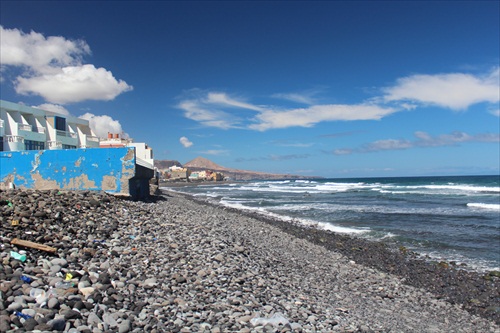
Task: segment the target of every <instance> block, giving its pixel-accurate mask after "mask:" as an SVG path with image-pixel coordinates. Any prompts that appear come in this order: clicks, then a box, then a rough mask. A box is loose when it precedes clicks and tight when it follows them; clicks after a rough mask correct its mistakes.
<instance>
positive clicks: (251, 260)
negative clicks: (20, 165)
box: [0, 190, 500, 333]
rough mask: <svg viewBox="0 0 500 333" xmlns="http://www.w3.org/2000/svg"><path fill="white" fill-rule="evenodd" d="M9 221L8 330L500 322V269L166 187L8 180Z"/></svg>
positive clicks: (0, 289) (492, 326)
mask: <svg viewBox="0 0 500 333" xmlns="http://www.w3.org/2000/svg"><path fill="white" fill-rule="evenodd" d="M0 223H1V226H2V227H1V231H0V332H24V331H26V332H52V331H59V332H61V331H64V332H88V333H90V332H93V333H94V332H95V333H98V332H122V333H125V332H214V333H215V332H500V327H499V326H498V324H499V323H500V277H499V274H498V272H488V273H476V272H471V271H467V270H466V269H461V268H459V267H454V265H453V264H452V263H443V262H441V263H432V262H429V261H426V260H423V259H420V258H419V257H418V256H416V255H415V254H412V253H409V252H408V251H406V250H405V249H390V248H387V247H386V246H384V244H382V243H374V242H368V241H366V240H362V239H357V238H353V237H350V236H346V235H338V234H333V233H329V232H326V231H320V230H317V229H312V228H304V227H303V226H299V225H294V224H293V223H287V222H282V221H278V220H271V219H265V218H262V217H259V216H253V215H251V214H246V213H242V212H240V211H236V210H232V209H228V208H224V207H220V206H216V205H212V204H209V203H207V202H203V201H199V200H195V198H193V197H189V196H185V195H182V194H179V193H175V192H170V191H167V190H164V191H163V194H162V195H158V196H155V197H152V198H151V200H148V201H142V202H139V201H137V202H136V201H130V200H126V199H122V198H117V197H114V196H111V195H108V194H106V193H100V192H89V191H86V192H73V191H57V190H52V191H34V190H6V191H0ZM15 239H17V240H24V241H27V242H32V243H30V244H32V245H30V246H26V245H19V243H16V242H15V241H14V242H13V240H15ZM13 243H14V244H13ZM33 244H34V245H33ZM36 245H38V248H37V247H36Z"/></svg>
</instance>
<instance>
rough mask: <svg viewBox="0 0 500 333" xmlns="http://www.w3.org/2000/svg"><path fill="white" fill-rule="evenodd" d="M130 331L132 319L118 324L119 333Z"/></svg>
mask: <svg viewBox="0 0 500 333" xmlns="http://www.w3.org/2000/svg"><path fill="white" fill-rule="evenodd" d="M128 331H130V320H123V321H122V322H121V323H120V324H119V325H118V332H119V333H127V332H128Z"/></svg>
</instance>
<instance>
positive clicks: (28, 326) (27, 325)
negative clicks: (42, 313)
mask: <svg viewBox="0 0 500 333" xmlns="http://www.w3.org/2000/svg"><path fill="white" fill-rule="evenodd" d="M36 325H38V322H37V321H36V320H35V319H34V318H28V319H26V320H25V321H24V323H23V327H24V329H25V330H27V331H33V329H34V328H35V326H36Z"/></svg>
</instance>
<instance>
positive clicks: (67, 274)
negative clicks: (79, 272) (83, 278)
mask: <svg viewBox="0 0 500 333" xmlns="http://www.w3.org/2000/svg"><path fill="white" fill-rule="evenodd" d="M72 278H73V274H71V273H66V277H65V278H64V280H65V281H70V280H71V279H72Z"/></svg>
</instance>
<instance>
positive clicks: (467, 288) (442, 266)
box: [164, 189, 500, 324]
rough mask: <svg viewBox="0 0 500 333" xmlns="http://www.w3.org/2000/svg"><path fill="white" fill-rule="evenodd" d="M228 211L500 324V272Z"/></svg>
mask: <svg viewBox="0 0 500 333" xmlns="http://www.w3.org/2000/svg"><path fill="white" fill-rule="evenodd" d="M164 191H167V192H169V193H172V192H173V193H175V194H178V195H181V196H184V197H185V198H187V199H188V200H191V201H194V202H196V203H198V204H201V205H208V206H211V205H214V203H213V202H209V201H208V200H205V199H200V198H197V197H195V196H193V195H191V194H188V193H181V192H177V191H171V192H170V191H168V189H164ZM216 205H217V207H219V208H220V209H223V210H227V211H231V212H234V213H236V214H241V215H244V216H248V217H251V218H254V219H257V220H259V221H263V222H265V223H267V224H270V225H272V226H275V227H277V228H279V229H280V230H282V231H283V232H285V233H287V234H290V235H292V236H294V237H297V238H300V239H305V240H307V241H309V242H311V243H313V244H315V245H319V246H322V247H324V248H325V249H327V250H328V251H333V252H337V253H340V254H342V255H344V256H346V257H347V258H348V259H350V260H352V261H354V262H355V263H357V264H360V265H363V266H366V267H369V268H372V269H376V270H378V271H381V272H384V273H388V274H393V275H395V276H398V277H400V278H401V279H402V281H403V282H404V283H405V284H407V285H410V286H413V287H416V288H423V289H425V290H427V291H429V292H431V293H432V294H434V295H435V296H436V297H437V298H438V299H445V300H446V301H448V302H450V303H451V304H459V305H462V306H463V307H464V308H465V309H466V310H467V311H468V312H470V313H472V314H476V315H479V316H482V317H484V318H487V319H492V320H494V321H495V322H496V323H497V324H500V306H499V302H500V272H498V271H488V272H478V271H474V270H468V269H464V267H461V266H456V265H455V264H454V263H453V262H451V263H450V262H446V261H439V262H437V261H434V260H432V259H430V258H425V257H423V256H421V255H420V254H418V253H416V252H413V251H409V250H408V249H406V248H405V247H399V248H396V247H389V246H388V245H387V244H385V243H383V242H380V241H373V240H368V239H364V238H360V237H356V236H354V235H348V234H340V233H335V232H332V231H328V230H322V229H316V228H314V227H308V226H305V225H303V224H298V223H293V222H289V221H284V220H280V219H275V218H272V217H269V216H265V215H262V214H258V213H256V212H252V211H245V210H240V209H237V208H232V207H226V206H223V205H219V204H216Z"/></svg>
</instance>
